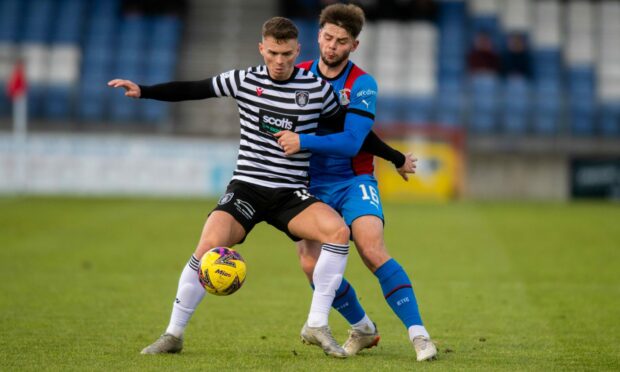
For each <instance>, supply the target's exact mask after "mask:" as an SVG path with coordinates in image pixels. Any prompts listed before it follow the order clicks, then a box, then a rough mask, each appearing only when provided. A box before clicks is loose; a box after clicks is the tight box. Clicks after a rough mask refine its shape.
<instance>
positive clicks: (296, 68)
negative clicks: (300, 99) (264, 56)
mask: <svg viewBox="0 0 620 372" xmlns="http://www.w3.org/2000/svg"><path fill="white" fill-rule="evenodd" d="M265 71H267V78H268V79H269V80H271V81H272V82H273V83H274V84H287V83H288V82H289V81H291V80H293V79H294V78H295V76H297V72H299V68H298V67H297V66H295V67H294V68H293V73H292V74H291V76H290V77H289V78H288V79H286V80H274V79H273V78H272V77H271V75H269V69H268V68H267V66H265Z"/></svg>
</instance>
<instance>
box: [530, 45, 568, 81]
mask: <svg viewBox="0 0 620 372" xmlns="http://www.w3.org/2000/svg"><path fill="white" fill-rule="evenodd" d="M561 62H562V52H561V51H560V49H559V48H558V49H555V48H553V49H552V48H548V49H535V50H534V51H533V53H532V67H533V71H534V77H535V78H536V80H543V79H544V80H560V78H561V73H562V64H561Z"/></svg>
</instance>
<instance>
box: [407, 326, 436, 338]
mask: <svg viewBox="0 0 620 372" xmlns="http://www.w3.org/2000/svg"><path fill="white" fill-rule="evenodd" d="M418 336H424V337H426V338H431V336H430V335H429V334H428V332H427V331H426V328H424V326H422V325H412V326H411V327H409V339H410V340H411V341H413V339H414V338H415V337H418Z"/></svg>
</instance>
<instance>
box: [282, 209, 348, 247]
mask: <svg viewBox="0 0 620 372" xmlns="http://www.w3.org/2000/svg"><path fill="white" fill-rule="evenodd" d="M288 229H289V231H290V232H291V233H292V234H293V235H295V236H297V237H299V238H301V239H307V240H316V241H319V242H322V243H335V244H347V243H348V242H349V234H350V232H349V228H348V227H347V226H346V225H345V223H344V221H343V220H342V218H341V217H340V215H339V214H338V213H336V211H335V210H333V209H332V208H331V207H330V206H329V205H327V204H325V203H322V202H316V203H313V204H311V205H310V206H308V207H307V208H306V209H304V210H303V211H301V212H300V213H299V214H297V215H296V216H295V217H294V218H293V219H291V220H290V221H289V223H288Z"/></svg>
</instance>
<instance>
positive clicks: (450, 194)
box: [375, 138, 462, 201]
mask: <svg viewBox="0 0 620 372" xmlns="http://www.w3.org/2000/svg"><path fill="white" fill-rule="evenodd" d="M387 142H388V143H389V144H390V146H392V147H394V148H395V149H397V150H399V151H400V152H402V153H404V154H406V153H408V152H411V153H413V155H414V157H416V158H418V162H417V165H418V167H417V170H416V173H415V174H410V175H409V182H405V181H404V180H403V179H402V178H401V177H400V175H399V174H398V173H397V172H396V170H395V169H394V165H393V164H391V163H389V162H386V161H384V160H382V159H378V158H375V167H376V176H377V180H378V181H379V189H380V191H381V197H382V198H383V199H385V200H391V201H402V200H439V201H445V200H450V199H453V198H455V197H457V196H458V194H459V191H460V187H461V186H460V185H461V184H462V156H461V154H460V152H459V151H458V149H457V148H456V147H455V146H454V145H452V144H451V143H449V142H439V141H431V140H426V139H415V138H414V139H412V140H409V141H387Z"/></svg>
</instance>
